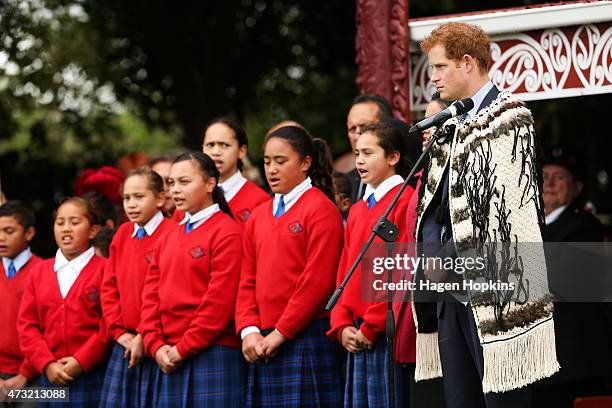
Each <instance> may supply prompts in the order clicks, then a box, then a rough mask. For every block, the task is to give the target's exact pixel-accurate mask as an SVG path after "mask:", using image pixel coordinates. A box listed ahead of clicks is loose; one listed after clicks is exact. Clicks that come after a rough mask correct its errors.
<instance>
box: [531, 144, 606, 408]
mask: <svg viewBox="0 0 612 408" xmlns="http://www.w3.org/2000/svg"><path fill="white" fill-rule="evenodd" d="M582 168H583V167H581V166H580V165H579V162H578V160H577V159H576V157H575V156H574V155H572V154H569V153H568V152H567V151H564V150H563V149H562V148H561V147H555V148H553V149H552V150H551V152H550V153H549V154H548V155H547V157H546V159H545V162H544V165H543V167H542V172H543V181H544V182H543V198H544V213H545V215H546V226H545V228H544V231H543V234H542V235H543V238H544V241H545V242H547V244H546V245H547V253H548V254H549V256H548V259H547V263H548V267H549V269H548V273H549V282H550V283H551V291H552V292H554V293H555V295H556V297H557V300H558V301H557V302H555V310H554V319H555V342H556V347H557V357H558V359H559V364H560V365H561V369H560V370H559V372H558V373H556V374H555V375H553V376H552V377H550V378H547V379H545V380H543V381H541V382H540V383H538V384H536V386H535V387H534V389H533V398H534V401H533V405H534V406H543V404H545V405H548V406H554V407H571V406H572V404H573V401H574V399H575V398H577V397H584V396H590V395H602V394H605V393H606V385H605V377H606V374H607V373H606V365H608V364H609V360H610V351H609V345H610V340H609V338H608V337H609V333H608V330H606V324H607V323H606V320H607V318H606V309H605V308H604V307H603V304H602V303H597V302H590V303H587V302H577V301H574V302H571V301H570V300H571V296H572V295H576V292H579V293H580V295H578V298H577V299H578V300H581V297H582V298H584V294H586V293H588V292H590V291H589V290H588V288H589V287H592V285H598V283H596V278H595V279H592V275H589V273H590V272H592V270H593V268H591V267H589V266H587V265H586V264H585V262H583V261H584V260H585V258H582V257H581V256H583V255H582V253H581V252H580V251H579V250H575V249H574V246H573V245H574V244H565V245H562V244H552V243H553V242H567V243H573V242H582V243H586V242H590V243H593V244H592V245H593V246H598V244H595V243H599V242H601V241H602V240H603V229H602V226H601V224H600V222H599V221H598V220H597V218H595V217H594V216H593V215H592V214H589V213H588V212H586V211H584V210H583V209H582V208H581V207H580V206H579V205H578V196H579V195H580V193H581V192H582V187H583V184H582V181H581V178H582V177H581V175H582V173H583V172H582ZM589 245H591V244H589ZM574 251H575V252H574ZM594 262H595V263H597V261H594ZM584 281H590V283H587V282H584ZM581 285H582V286H584V287H586V288H587V289H586V290H581V289H577V288H578V287H581ZM589 285H591V286H589ZM567 294H569V296H566V295H567ZM574 300H576V299H574ZM584 300H588V299H584Z"/></svg>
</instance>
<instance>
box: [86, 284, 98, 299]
mask: <svg viewBox="0 0 612 408" xmlns="http://www.w3.org/2000/svg"><path fill="white" fill-rule="evenodd" d="M85 299H87V300H88V301H89V302H92V303H98V301H99V300H100V288H96V287H93V288H92V287H89V288H87V289H85Z"/></svg>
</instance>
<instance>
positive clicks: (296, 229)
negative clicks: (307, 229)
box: [289, 221, 304, 235]
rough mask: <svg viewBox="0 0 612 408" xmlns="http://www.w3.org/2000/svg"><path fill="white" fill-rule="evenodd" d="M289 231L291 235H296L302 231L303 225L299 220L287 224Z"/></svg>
mask: <svg viewBox="0 0 612 408" xmlns="http://www.w3.org/2000/svg"><path fill="white" fill-rule="evenodd" d="M289 231H291V233H292V234H293V235H297V234H299V233H301V232H303V231H304V227H302V224H300V222H299V221H295V222H292V223H291V224H289Z"/></svg>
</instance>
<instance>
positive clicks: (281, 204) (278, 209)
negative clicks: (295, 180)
mask: <svg viewBox="0 0 612 408" xmlns="http://www.w3.org/2000/svg"><path fill="white" fill-rule="evenodd" d="M284 197H285V196H280V200H278V207H276V213H275V214H274V218H278V217H280V216H281V215H283V214H284V213H285V199H284Z"/></svg>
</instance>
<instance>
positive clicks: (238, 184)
mask: <svg viewBox="0 0 612 408" xmlns="http://www.w3.org/2000/svg"><path fill="white" fill-rule="evenodd" d="M246 182H247V179H246V178H245V177H244V176H243V175H242V173H241V172H240V170H238V171H237V172H236V173H235V174H234V175H233V176H231V177H230V178H228V179H227V180H225V181H224V182H223V183H219V187H221V189H222V190H223V195H224V196H225V201H227V202H228V203H229V202H230V200H231V199H232V198H234V196H235V195H236V194H238V192H239V191H240V189H241V188H242V187H244V185H245V184H246Z"/></svg>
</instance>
